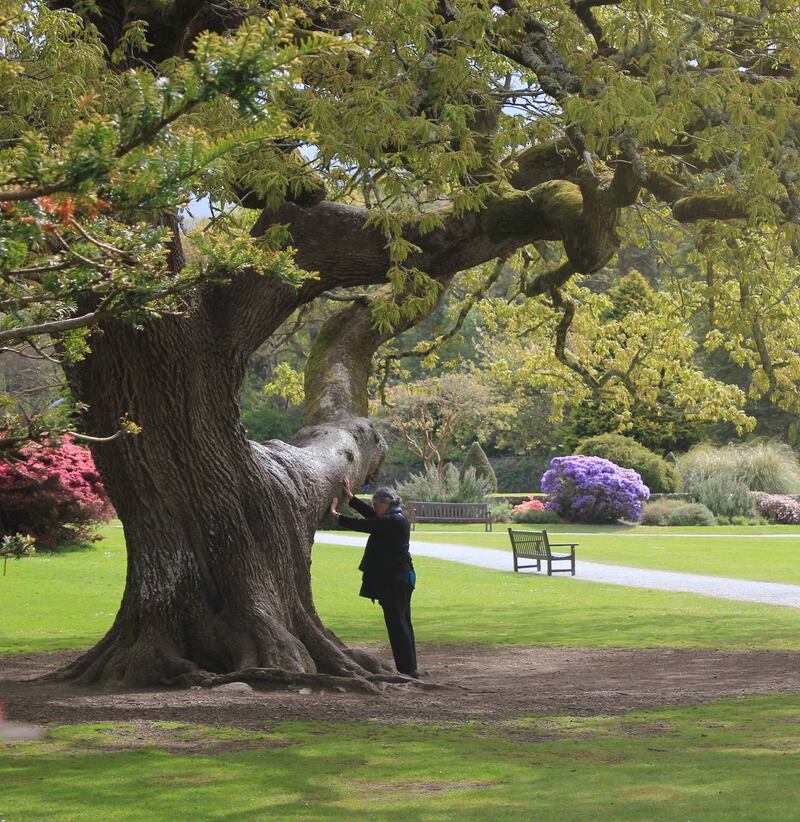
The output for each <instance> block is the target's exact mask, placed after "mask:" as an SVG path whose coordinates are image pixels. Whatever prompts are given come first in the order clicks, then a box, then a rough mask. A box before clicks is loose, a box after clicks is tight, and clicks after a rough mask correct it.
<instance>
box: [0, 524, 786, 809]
mask: <svg viewBox="0 0 800 822" xmlns="http://www.w3.org/2000/svg"><path fill="white" fill-rule="evenodd" d="M437 530H442V529H437ZM462 530H463V529H462ZM104 533H105V535H106V539H105V540H104V541H102V542H100V543H98V544H96V545H93V546H90V547H88V548H86V549H84V550H75V551H72V552H68V553H62V554H44V555H41V556H38V557H34V558H31V559H25V560H21V561H19V562H13V563H10V564H9V571H8V575H7V576H6V577H0V652H6V653H7V652H31V651H42V650H55V649H64V648H81V647H86V646H87V645H89V644H90V643H91V642H93V641H95V640H96V639H97V638H98V637H99V636H100V635H101V634H102V633H103V631H104V630H105V629H106V628H107V627H108V626H109V624H110V623H111V620H112V618H113V615H114V613H115V611H116V607H117V605H118V602H119V598H120V595H121V592H122V586H123V582H124V574H125V548H124V543H123V538H122V531H121V530H120V529H119V528H114V527H107V528H105V529H104ZM423 534H424V531H423V532H422V533H421V534H420V536H422V535H423ZM450 536H451V537H452V538H453V541H460V542H466V541H469V542H470V543H471V544H481V540H483V539H485V537H484V536H483V535H482V534H480V533H479V534H476V535H475V537H476V538H475V539H473V538H472V536H471V535H466V536H465V535H463V534H454V533H452V531H451V533H450ZM440 537H441V535H440V534H439V535H436V536H435V538H436V539H439V538H440ZM431 538H434V535H433V534H431ZM489 538H490V539H498V538H500V539H501V538H502V534H496V535H494V537H489ZM603 539H606V540H609V541H613V540H614V539H615V537H614V536H613V535H604V536H603ZM798 539H800V537H798ZM629 541H630V542H634V540H629ZM643 542H644V546H640V549H639V550H641V549H643V548H644V547H646V544H647V541H646V540H643ZM775 542H781V541H780V540H776V541H775ZM598 550H600V549H598ZM358 560H359V552H358V550H356V549H353V548H346V547H335V546H326V545H321V544H318V545H316V546H315V548H314V563H313V566H312V569H313V574H314V589H315V595H316V599H317V605H318V608H319V611H320V613H321V615H322V617H323V619H324V620H325V621H326V623H327V624H328V625H330V626H331V627H332V628H333V629H334V630H335V631H336V632H337V633H338V634H339V635H340V636H342V637H343V638H344V639H345V640H350V641H354V642H356V641H359V642H363V641H369V640H376V641H381V642H385V635H384V629H383V625H382V619H381V618H380V612H379V609H378V607H377V606H376V605H375V606H374V605H372V604H371V603H370V602H369V601H367V600H363V599H360V598H359V597H358V596H357V590H358V572H357V564H358ZM768 561H770V562H771V561H772V560H771V559H769V560H768ZM779 561H781V562H782V561H783V559H779ZM418 571H419V580H420V585H419V589H418V592H417V594H416V595H415V626H416V628H417V632H418V635H419V637H420V639H421V640H422V641H429V642H442V643H476V642H482V643H487V644H491V645H505V644H529V645H536V644H551V645H572V646H585V647H610V646H613V647H652V646H669V647H697V648H703V647H705V648H724V649H738V648H786V649H800V632H798V631H797V625H798V614H797V611H796V610H794V609H790V608H780V607H774V606H766V605H765V606H760V605H755V604H748V603H737V602H730V601H725V600H714V599H710V598H705V597H696V596H692V595H689V594H676V593H669V592H660V591H643V590H636V589H627V588H623V587H619V586H606V585H599V584H593V583H589V582H582V581H580V580H571V579H565V578H548V577H546V576H545V577H541V576H533V575H519V574H517V575H515V574H513V573H510V572H499V571H486V570H482V569H478V568H471V567H468V566H461V565H458V564H455V563H446V562H443V561H437V560H432V559H426V558H421V559H420V560H419V562H418ZM632 687H635V684H634V683H632ZM798 717H800V694H782V695H770V696H756V697H748V698H745V699H741V700H724V701H718V702H714V703H711V704H706V705H701V706H696V707H688V708H687V707H681V708H672V709H662V710H651V711H639V712H633V713H627V714H625V715H623V716H619V717H607V716H594V717H570V716H536V717H520V718H518V719H516V720H514V721H497V722H492V723H487V722H475V723H471V724H465V725H446V726H442V725H436V724H397V725H387V724H380V723H378V722H369V721H366V722H358V723H329V724H320V723H314V724H298V723H285V724H282V725H280V726H278V727H276V728H272V727H265V728H263V730H261V731H258V732H256V731H244V730H241V729H236V728H206V727H203V726H199V725H192V724H185V723H175V722H146V721H144V720H136V721H135V722H133V723H125V722H120V723H101V724H96V725H87V724H81V725H68V726H60V727H53V728H50V729H48V731H47V733H46V735H45V737H44V738H43V739H42V740H38V741H34V742H0V780H1V781H0V784H1V785H2V789H1V790H0V820H2V822H38V821H39V820H53V822H61V820H70V822H95V820H104V822H105V820H131V822H140V821H141V822H149V821H150V820H153V822H155V821H156V820H157V821H158V822H160V821H161V820H183V819H198V820H205V819H208V820H226V821H232V820H241V821H242V822H245V820H246V821H247V822H251V821H253V820H256V821H257V820H303V821H304V822H305V820H318V819H319V820H325V819H331V820H340V819H347V818H362V817H364V818H370V819H376V820H392V821H396V822H409V821H410V820H425V821H426V822H427V821H428V820H430V822H449V820H452V819H459V820H467V821H468V820H476V821H477V820H486V819H488V820H492V822H494V820H530V819H535V820H542V822H549V821H550V820H553V822H572V821H573V820H574V821H575V822H586V821H587V820H596V819H597V820H599V819H602V820H614V822H616V821H617V820H636V821H637V822H639V821H640V820H702V821H705V822H715V821H716V820H719V822H722V821H723V820H724V821H725V822H728V820H731V819H735V820H739V819H747V820H764V822H780V820H787V822H788V820H795V819H797V818H798V811H797V809H798V807H800V784H799V783H798V780H797V773H798V769H799V768H800V721H798ZM137 723H138V724H137ZM143 727H144V728H145V730H146V731H147V732H146V733H142V732H141V731H142V728H143ZM187 746H188V747H187Z"/></svg>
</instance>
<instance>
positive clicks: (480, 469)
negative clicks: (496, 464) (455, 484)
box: [459, 442, 497, 493]
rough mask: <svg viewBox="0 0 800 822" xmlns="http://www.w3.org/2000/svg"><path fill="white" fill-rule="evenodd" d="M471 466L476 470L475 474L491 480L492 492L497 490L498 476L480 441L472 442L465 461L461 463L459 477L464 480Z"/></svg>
mask: <svg viewBox="0 0 800 822" xmlns="http://www.w3.org/2000/svg"><path fill="white" fill-rule="evenodd" d="M470 468H473V469H474V470H475V476H477V477H485V478H486V479H487V480H489V487H490V491H491V493H494V492H495V491H497V477H496V476H495V473H494V469H493V468H492V464H491V463H490V462H489V458H488V457H487V456H486V452H485V451H484V450H483V448H481V445H480V443H479V442H473V443H472V445H471V446H470V447H469V451H467V456H466V457H465V459H464V462H463V463H462V464H461V470H460V472H459V477H460V478H461V480H462V481H463V480H464V475H465V474H466V472H467V471H468V470H469V469H470Z"/></svg>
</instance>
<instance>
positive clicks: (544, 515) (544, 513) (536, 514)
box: [512, 508, 564, 525]
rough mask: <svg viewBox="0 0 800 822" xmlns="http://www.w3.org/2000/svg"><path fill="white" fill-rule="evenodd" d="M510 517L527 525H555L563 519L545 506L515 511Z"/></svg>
mask: <svg viewBox="0 0 800 822" xmlns="http://www.w3.org/2000/svg"><path fill="white" fill-rule="evenodd" d="M512 519H513V520H514V522H519V523H525V524H527V525H555V524H556V523H561V522H564V520H563V519H562V518H561V517H560V516H559V515H558V514H557V513H556V512H555V511H550V510H548V509H547V508H545V509H543V510H541V511H536V510H532V511H517V512H515V513H514V515H513V517H512Z"/></svg>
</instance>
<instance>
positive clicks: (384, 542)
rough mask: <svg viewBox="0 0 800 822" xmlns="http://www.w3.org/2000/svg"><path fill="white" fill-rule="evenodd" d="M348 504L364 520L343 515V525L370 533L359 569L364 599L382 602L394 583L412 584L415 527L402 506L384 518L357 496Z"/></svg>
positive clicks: (395, 508)
mask: <svg viewBox="0 0 800 822" xmlns="http://www.w3.org/2000/svg"><path fill="white" fill-rule="evenodd" d="M348 505H349V506H350V507H351V508H352V509H354V510H355V511H358V513H359V514H362V515H363V516H364V519H355V518H354V517H345V516H340V517H339V525H340V526H341V527H342V528H347V529H348V530H350V531H363V532H364V533H365V534H369V539H368V540H367V547H366V549H365V550H364V556H363V557H362V559H361V564H360V565H359V566H358V569H359V571H361V572H362V578H361V596H362V597H367V598H368V599H381V598H382V597H383V596H384V594H385V592H387V591H388V590H389V589H390V588H392V586H393V585H394V583H396V582H406V581H408V577H409V571H413V570H414V565H413V563H412V562H411V554H410V553H409V551H408V542H409V539H410V538H411V525H410V524H409V522H408V520H407V519H406V516H405V514H404V513H403V509H402V508H401V507H400V506H399V505H396V506H394V507H392V508H390V509H389V510H388V511H387V512H386V513H385V514H382V515H381V516H378V515H377V514H376V513H375V509H374V508H373V507H372V506H371V505H370V504H369V503H366V502H364V501H363V500H360V499H358V498H357V497H353V498H352V499H351V500H350V501H349V502H348Z"/></svg>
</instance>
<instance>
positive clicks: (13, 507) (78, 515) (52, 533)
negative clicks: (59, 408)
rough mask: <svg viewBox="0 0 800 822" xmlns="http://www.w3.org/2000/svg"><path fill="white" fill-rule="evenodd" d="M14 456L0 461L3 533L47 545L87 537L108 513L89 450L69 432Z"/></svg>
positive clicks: (99, 480)
mask: <svg viewBox="0 0 800 822" xmlns="http://www.w3.org/2000/svg"><path fill="white" fill-rule="evenodd" d="M17 456H18V459H19V461H15V462H4V463H0V517H2V526H3V530H4V531H5V532H6V533H7V534H13V533H17V532H19V533H24V534H31V535H32V536H33V537H35V539H36V542H37V544H38V545H41V546H45V547H52V546H53V545H55V544H56V543H58V542H62V541H64V540H75V539H81V540H84V539H92V538H93V530H94V526H95V525H96V524H97V523H98V522H104V521H107V520H109V519H111V517H112V516H114V509H113V508H112V507H111V503H110V502H109V500H108V497H107V495H106V492H105V489H104V488H103V483H102V480H101V479H100V475H99V474H98V473H97V469H96V468H95V465H94V461H93V460H92V455H91V453H90V452H89V451H88V449H86V448H81V447H80V446H79V445H75V443H74V442H72V439H71V438H70V437H69V436H65V437H63V439H62V440H61V443H60V444H58V445H54V444H51V445H36V446H30V447H28V448H25V449H22V450H21V451H20V452H19V453H18V454H17Z"/></svg>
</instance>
